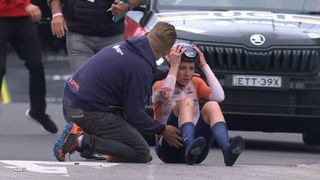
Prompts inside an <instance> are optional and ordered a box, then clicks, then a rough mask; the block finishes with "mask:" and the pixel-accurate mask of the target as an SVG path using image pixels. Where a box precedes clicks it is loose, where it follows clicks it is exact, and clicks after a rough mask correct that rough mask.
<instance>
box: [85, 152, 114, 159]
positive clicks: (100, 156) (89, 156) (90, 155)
mask: <svg viewBox="0 0 320 180" xmlns="http://www.w3.org/2000/svg"><path fill="white" fill-rule="evenodd" d="M80 156H81V157H82V158H85V159H90V160H99V161H100V160H107V156H108V155H105V154H98V153H91V152H89V151H82V152H80Z"/></svg>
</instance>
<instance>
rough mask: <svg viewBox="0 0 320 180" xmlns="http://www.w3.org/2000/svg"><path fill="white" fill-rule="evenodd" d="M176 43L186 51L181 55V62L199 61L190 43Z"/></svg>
mask: <svg viewBox="0 0 320 180" xmlns="http://www.w3.org/2000/svg"><path fill="white" fill-rule="evenodd" d="M177 45H181V46H182V47H183V48H184V49H185V50H186V51H185V52H184V53H183V54H182V56H181V61H182V62H193V63H197V62H199V55H198V53H197V51H196V50H195V49H193V47H192V46H191V44H186V43H177Z"/></svg>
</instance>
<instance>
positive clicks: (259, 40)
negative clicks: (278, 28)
mask: <svg viewBox="0 0 320 180" xmlns="http://www.w3.org/2000/svg"><path fill="white" fill-rule="evenodd" d="M265 41H266V38H265V37H264V36H262V35H261V34H254V35H252V36H251V37H250V42H251V43H252V44H253V45H256V46H261V45H262V44H263V43H264V42H265Z"/></svg>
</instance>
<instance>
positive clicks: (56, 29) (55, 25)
mask: <svg viewBox="0 0 320 180" xmlns="http://www.w3.org/2000/svg"><path fill="white" fill-rule="evenodd" d="M66 30H68V28H67V23H66V20H65V19H64V17H63V16H56V17H53V18H52V20H51V31H52V35H54V36H57V38H62V37H63V36H65V32H66Z"/></svg>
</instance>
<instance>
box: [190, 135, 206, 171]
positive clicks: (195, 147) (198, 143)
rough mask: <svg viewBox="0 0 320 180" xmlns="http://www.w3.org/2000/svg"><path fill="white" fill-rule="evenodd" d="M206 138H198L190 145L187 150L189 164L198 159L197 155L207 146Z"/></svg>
mask: <svg viewBox="0 0 320 180" xmlns="http://www.w3.org/2000/svg"><path fill="white" fill-rule="evenodd" d="M206 144H207V142H206V139H205V138H204V137H198V138H196V139H195V140H194V141H193V142H192V144H191V145H190V147H189V148H188V149H187V150H186V157H185V161H186V163H187V164H189V165H193V164H194V163H195V161H196V160H197V157H198V156H199V155H200V154H201V153H202V151H203V150H204V149H205V147H206Z"/></svg>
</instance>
